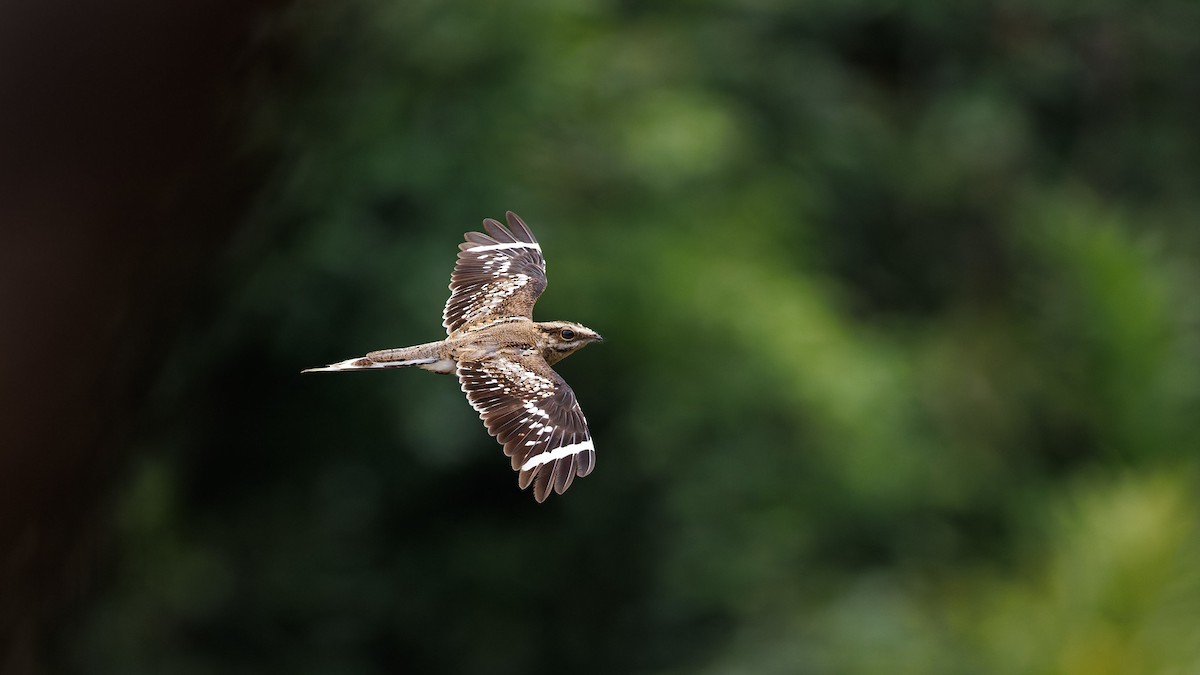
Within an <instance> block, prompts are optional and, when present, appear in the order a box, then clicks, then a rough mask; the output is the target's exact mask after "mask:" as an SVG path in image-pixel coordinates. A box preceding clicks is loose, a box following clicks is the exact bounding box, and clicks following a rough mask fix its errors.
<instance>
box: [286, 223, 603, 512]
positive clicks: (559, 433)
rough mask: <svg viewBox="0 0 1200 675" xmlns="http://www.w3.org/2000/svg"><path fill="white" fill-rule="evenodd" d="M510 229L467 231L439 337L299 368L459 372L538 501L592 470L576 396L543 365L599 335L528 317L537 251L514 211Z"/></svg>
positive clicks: (535, 290)
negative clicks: (416, 343) (408, 345)
mask: <svg viewBox="0 0 1200 675" xmlns="http://www.w3.org/2000/svg"><path fill="white" fill-rule="evenodd" d="M507 220H508V227H507V228H506V227H504V226H503V225H501V224H500V223H499V222H497V221H495V220H492V219H491V218H488V219H487V220H484V221H483V227H484V229H485V230H486V231H487V234H483V233H481V232H468V233H466V235H464V237H465V239H466V242H464V243H462V244H459V253H458V262H457V263H456V264H455V266H454V272H453V274H452V275H451V276H450V291H451V293H450V299H449V300H447V301H446V308H445V310H444V311H443V312H442V325H443V326H444V327H445V328H446V333H447V337H446V339H445V340H441V341H438V342H429V343H425V344H421V345H416V346H413V347H401V348H398V349H384V350H380V351H374V352H370V353H368V354H367V355H366V356H362V357H358V358H354V359H348V360H346V361H341V362H338V363H334V364H331V365H329V366H325V367H324V368H310V369H309V370H306V371H304V372H306V373H307V372H314V371H332V372H337V371H344V370H373V369H378V368H404V367H417V368H422V369H424V370H429V371H432V372H435V373H447V374H448V373H457V375H458V379H459V383H460V384H461V386H462V390H463V393H465V394H466V395H467V400H468V401H470V403H471V405H472V406H473V407H474V408H475V410H476V411H477V412H478V413H479V417H480V418H481V419H482V420H483V423H484V425H485V426H486V427H487V430H488V433H490V434H491V435H492V436H495V437H496V440H497V441H499V442H500V444H501V445H502V446H504V453H505V454H506V455H508V456H509V457H510V458H512V467H513V470H514V471H517V472H519V475H518V479H517V482H518V484H519V485H520V486H521V488H522V489H524V488H526V487H528V486H529V485H531V484H532V485H533V494H534V498H535V499H537V500H538V501H539V502H540V501H543V500H545V499H546V496H547V495H549V493H550V491H551V490H553V491H555V492H557V493H559V494H562V492H563V491H564V490H566V489H567V488H568V487H570V485H571V481H573V480H574V479H575V477H576V476H579V477H582V476H586V475H588V474H589V473H591V471H592V468H593V467H594V466H595V463H596V451H595V448H594V447H593V445H592V440H591V435H590V433H589V432H588V427H587V420H586V419H585V418H584V416H583V412H582V411H581V410H580V409H579V404H578V403H577V402H576V400H575V393H574V392H573V391H571V388H570V387H569V386H567V383H566V382H564V381H563V379H562V377H560V376H559V375H558V373H556V372H554V369H552V368H551V367H550V365H551V364H553V363H556V362H557V361H560V360H562V359H564V358H566V357H567V356H570V355H571V354H572V353H574V352H575V351H576V350H578V349H580V348H581V347H583V346H584V345H586V344H588V343H591V342H598V341H600V340H602V339H603V338H601V337H600V335H599V334H598V333H596V332H595V331H593V330H591V329H590V328H587V327H585V326H581V325H579V324H577V323H572V322H569V321H543V322H535V321H533V305H534V303H536V302H537V299H538V297H539V296H540V295H541V294H542V291H544V290H545V289H546V261H545V259H544V258H543V257H542V249H541V246H540V245H539V244H538V243H537V239H535V238H534V237H533V233H532V232H530V230H529V227H528V226H527V225H525V223H524V221H522V220H521V219H520V218H519V217H518V216H517V214H515V213H513V212H511V211H509V212H508V213H507Z"/></svg>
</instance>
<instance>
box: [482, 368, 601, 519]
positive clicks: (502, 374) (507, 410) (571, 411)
mask: <svg viewBox="0 0 1200 675" xmlns="http://www.w3.org/2000/svg"><path fill="white" fill-rule="evenodd" d="M458 380H459V382H460V383H461V384H462V390H463V392H464V393H466V395H467V399H468V400H469V401H470V402H471V406H472V407H474V408H475V410H476V411H478V412H479V417H480V419H482V420H483V423H484V425H485V426H486V427H487V430H488V433H489V434H491V435H493V436H495V437H496V440H497V441H499V442H500V444H501V445H503V446H504V454H506V455H508V456H509V457H511V458H512V467H513V470H514V471H519V472H520V475H519V476H518V477H517V482H518V484H519V485H520V486H521V489H525V488H526V487H529V484H530V483H532V484H533V496H534V498H535V499H537V500H538V501H539V502H540V501H543V500H544V499H546V496H547V495H549V494H550V490H551V489H553V490H554V491H555V492H557V493H559V494H562V493H563V491H564V490H566V489H567V488H568V487H570V485H571V481H573V480H574V479H575V477H576V476H579V477H581V478H582V477H583V476H586V475H588V474H589V473H591V472H592V468H593V467H594V466H595V465H596V449H595V447H593V445H592V437H591V434H590V433H589V432H588V426H587V419H586V418H584V416H583V411H582V410H580V409H579V403H578V402H576V400H575V392H573V391H571V388H570V387H569V386H567V383H566V382H565V381H564V380H563V379H562V377H560V376H559V374H558V373H556V372H554V370H553V369H552V368H551V367H550V366H549V365H548V364H547V363H546V362H545V361H544V360H543V359H542V357H541V356H540V355H538V354H532V353H526V352H518V351H516V350H504V351H501V352H500V353H498V354H496V355H495V356H492V357H489V358H487V359H484V360H481V361H463V362H460V363H459V364H458Z"/></svg>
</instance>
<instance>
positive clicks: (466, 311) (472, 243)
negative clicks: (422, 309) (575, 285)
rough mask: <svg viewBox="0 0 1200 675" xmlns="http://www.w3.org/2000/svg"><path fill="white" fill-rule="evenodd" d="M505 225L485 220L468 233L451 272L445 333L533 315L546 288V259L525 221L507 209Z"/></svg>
mask: <svg viewBox="0 0 1200 675" xmlns="http://www.w3.org/2000/svg"><path fill="white" fill-rule="evenodd" d="M507 220H508V227H507V228H506V227H505V226H504V225H501V224H500V223H499V222H498V221H495V220H492V219H491V218H488V219H486V220H484V221H483V229H484V230H486V231H487V234H484V233H482V232H467V233H466V234H465V235H463V237H464V239H466V241H465V242H464V243H462V244H459V245H458V248H459V252H458V261H457V262H456V263H455V265H454V272H453V273H452V274H451V275H450V298H449V299H448V300H447V301H446V307H445V309H444V310H443V311H442V325H443V326H444V327H445V328H446V333H447V334H449V335H453V334H454V333H456V332H459V331H466V330H471V329H472V328H475V327H477V326H482V325H489V324H492V323H496V322H497V321H503V320H520V319H530V320H532V319H533V305H534V303H536V302H537V299H538V297H539V296H541V294H542V291H544V290H546V260H545V259H544V258H543V257H542V247H541V246H540V245H539V244H538V242H537V239H535V238H534V236H533V232H531V231H530V230H529V226H528V225H526V224H525V221H523V220H521V218H520V217H519V216H518V215H517V214H515V213H513V212H512V211H509V212H508V214H507Z"/></svg>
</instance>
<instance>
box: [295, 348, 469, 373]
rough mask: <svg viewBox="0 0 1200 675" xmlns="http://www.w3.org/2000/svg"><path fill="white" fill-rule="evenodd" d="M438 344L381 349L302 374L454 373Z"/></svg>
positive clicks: (452, 366)
mask: <svg viewBox="0 0 1200 675" xmlns="http://www.w3.org/2000/svg"><path fill="white" fill-rule="evenodd" d="M441 344H442V343H440V342H429V343H427V344H423V345H416V346H415V347H400V348H399V349H381V350H379V351H376V352H370V353H368V354H367V355H366V356H359V357H357V358H353V359H346V360H345V361H338V362H337V363H331V364H329V365H327V366H322V367H320V368H307V369H305V370H302V371H300V372H302V373H321V372H339V371H343V370H378V369H380V368H409V367H412V366H415V367H417V368H421V369H424V370H432V371H433V372H435V373H450V372H453V371H454V366H455V363H454V361H452V360H450V359H445V358H442V357H441V355H440V354H439V352H440V350H439V347H440V346H441Z"/></svg>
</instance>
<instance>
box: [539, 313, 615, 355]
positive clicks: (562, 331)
mask: <svg viewBox="0 0 1200 675" xmlns="http://www.w3.org/2000/svg"><path fill="white" fill-rule="evenodd" d="M538 330H540V331H541V335H542V339H541V340H540V342H541V344H540V345H538V346H539V347H541V349H542V357H543V358H545V359H546V363H554V362H556V361H561V360H563V359H565V358H567V357H568V356H570V355H571V354H572V353H574V352H575V351H576V350H578V349H579V348H581V347H583V346H584V345H586V344H588V343H591V342H604V338H602V337H600V334H599V333H597V332H596V331H594V330H592V329H591V328H588V327H587V326H581V325H579V324H577V323H572V322H570V321H543V322H541V323H539V324H538Z"/></svg>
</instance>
